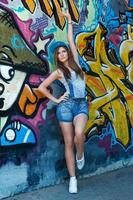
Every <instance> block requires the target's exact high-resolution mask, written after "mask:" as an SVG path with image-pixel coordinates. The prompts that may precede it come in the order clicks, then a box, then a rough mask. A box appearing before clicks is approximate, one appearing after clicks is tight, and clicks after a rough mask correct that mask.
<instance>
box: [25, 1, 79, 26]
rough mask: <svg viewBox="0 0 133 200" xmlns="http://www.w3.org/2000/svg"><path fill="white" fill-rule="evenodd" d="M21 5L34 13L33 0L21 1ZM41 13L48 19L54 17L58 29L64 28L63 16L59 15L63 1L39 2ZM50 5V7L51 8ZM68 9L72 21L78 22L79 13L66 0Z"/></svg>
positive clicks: (73, 5) (71, 2)
mask: <svg viewBox="0 0 133 200" xmlns="http://www.w3.org/2000/svg"><path fill="white" fill-rule="evenodd" d="M22 3H23V5H24V6H25V8H27V9H28V10H29V11H30V12H31V13H34V11H35V8H36V2H35V1H34V0H32V1H27V0H22ZM39 3H40V6H41V9H42V11H43V12H44V13H45V14H46V15H47V16H49V17H52V15H54V17H55V21H56V24H57V26H58V27H59V28H61V29H63V28H64V26H65V19H64V17H63V16H61V15H59V13H60V12H61V8H62V7H63V1H59V0H55V1H51V2H49V1H48V0H39ZM51 4H52V6H51ZM67 4H68V9H69V11H70V13H71V15H72V19H73V20H74V21H76V22H78V20H79V13H78V10H77V8H76V5H75V3H74V1H73V0H67Z"/></svg>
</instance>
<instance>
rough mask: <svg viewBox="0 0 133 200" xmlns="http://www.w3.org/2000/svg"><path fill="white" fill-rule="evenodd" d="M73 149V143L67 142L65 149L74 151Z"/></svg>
mask: <svg viewBox="0 0 133 200" xmlns="http://www.w3.org/2000/svg"><path fill="white" fill-rule="evenodd" d="M73 147H74V143H73V141H66V142H65V148H66V149H73Z"/></svg>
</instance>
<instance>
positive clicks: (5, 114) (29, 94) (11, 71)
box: [0, 9, 47, 146]
mask: <svg viewBox="0 0 133 200" xmlns="http://www.w3.org/2000/svg"><path fill="white" fill-rule="evenodd" d="M5 35H6V36H5ZM45 64H46V63H45V62H43V61H42V60H41V59H40V58H38V57H37V56H36V55H35V54H33V52H32V51H31V49H30V48H29V47H28V46H27V44H26V43H25V41H24V39H23V37H22V35H21V34H20V32H19V30H18V29H17V25H16V24H15V22H14V18H13V15H12V14H11V13H9V12H7V11H6V10H3V9H0V124H1V127H0V131H1V132H0V133H1V138H0V140H1V142H0V144H1V145H3V146H4V145H5V146H6V145H14V144H20V143H24V141H25V143H26V142H27V143H28V142H29V143H30V141H31V143H32V142H33V143H35V137H33V131H32V129H30V127H27V125H24V124H22V123H21V122H15V121H12V122H11V121H10V118H11V115H12V113H13V114H14V111H13V110H15V111H16V110H17V108H19V109H20V110H21V112H22V113H23V114H24V115H28V110H30V114H29V115H31V114H32V112H34V111H35V109H36V104H37V102H38V100H39V98H40V96H39V95H38V94H37V93H36V91H35V89H34V88H32V87H31V86H30V85H28V84H25V82H26V81H27V79H28V77H29V75H30V74H31V73H37V74H41V73H43V74H44V73H45V74H46V73H47V69H46V67H45V68H44V66H46V65H45ZM27 82H28V81H27ZM30 104H31V105H32V107H33V105H34V108H33V109H27V106H29V105H30ZM18 105H19V106H18ZM31 110H32V112H31ZM28 132H29V133H28ZM26 134H28V135H27V136H26ZM18 135H19V136H18ZM25 136H26V138H25ZM30 136H31V138H34V139H33V140H32V139H31V138H30ZM24 138H25V139H26V140H25V139H24ZM28 138H29V140H28Z"/></svg>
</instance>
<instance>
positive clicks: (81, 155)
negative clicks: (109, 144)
mask: <svg viewBox="0 0 133 200" xmlns="http://www.w3.org/2000/svg"><path fill="white" fill-rule="evenodd" d="M83 156H84V152H82V153H78V152H77V153H76V160H81V159H82V158H83Z"/></svg>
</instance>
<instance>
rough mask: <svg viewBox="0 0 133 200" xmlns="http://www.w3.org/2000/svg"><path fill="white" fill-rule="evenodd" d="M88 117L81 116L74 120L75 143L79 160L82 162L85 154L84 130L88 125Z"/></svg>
mask: <svg viewBox="0 0 133 200" xmlns="http://www.w3.org/2000/svg"><path fill="white" fill-rule="evenodd" d="M87 120H88V116H87V115H85V114H82V113H81V114H79V115H77V116H76V117H75V118H74V127H75V137H74V143H75V146H76V150H77V158H78V159H79V160H80V159H81V158H82V156H83V152H84V140H85V135H84V128H85V125H86V123H87Z"/></svg>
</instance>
